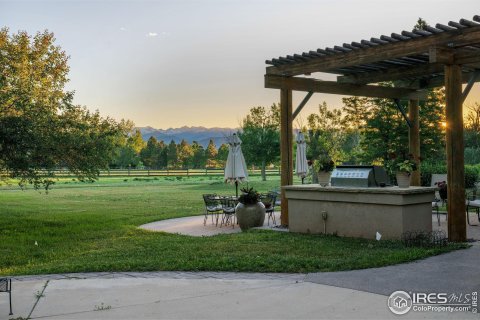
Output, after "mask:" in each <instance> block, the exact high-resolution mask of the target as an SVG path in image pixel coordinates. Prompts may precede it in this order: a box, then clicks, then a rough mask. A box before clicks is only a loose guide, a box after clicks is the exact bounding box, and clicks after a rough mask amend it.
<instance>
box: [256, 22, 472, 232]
mask: <svg viewBox="0 0 480 320" xmlns="http://www.w3.org/2000/svg"><path fill="white" fill-rule="evenodd" d="M266 64H268V65H270V66H268V67H267V68H266V74H265V87H266V88H273V89H280V106H281V165H282V174H281V185H282V186H285V185H291V184H293V130H292V121H293V119H294V118H295V116H296V115H298V113H299V112H300V111H301V109H302V108H303V107H304V106H305V104H306V103H307V102H308V99H310V97H311V96H312V94H313V93H315V92H320V93H331V94H341V95H350V96H365V97H378V98H389V99H394V100H395V102H396V105H397V107H398V108H399V110H400V111H401V112H402V114H403V115H404V117H405V120H406V122H407V125H408V126H409V149H410V153H412V154H413V155H414V156H415V158H416V159H418V157H419V156H420V135H419V107H418V105H419V104H418V101H419V100H424V99H425V97H426V92H425V90H426V89H430V88H434V87H441V86H445V94H446V122H447V125H446V153H447V167H448V168H447V172H448V174H447V177H448V178H447V179H448V237H449V240H450V241H465V240H466V216H465V182H464V144H463V111H462V104H463V101H464V100H465V98H466V96H467V95H468V93H469V91H470V89H471V88H472V86H473V84H474V83H475V82H476V81H477V78H478V76H479V75H480V16H478V15H476V16H474V17H473V21H469V20H465V19H461V20H460V21H459V22H453V21H450V22H449V23H448V25H443V24H437V25H436V26H435V27H425V28H424V29H423V30H415V31H412V32H410V31H402V32H401V33H400V34H397V33H392V34H391V35H390V36H385V35H382V36H380V37H379V38H371V39H370V40H361V41H360V42H352V43H350V44H348V43H344V44H343V45H341V46H334V47H333V48H325V49H317V50H315V51H309V52H304V53H302V54H294V55H293V56H291V55H288V56H286V57H279V58H275V59H272V60H267V61H266ZM316 72H321V73H330V74H336V75H338V76H337V81H322V80H319V79H315V78H313V77H305V76H311V75H312V74H313V73H316ZM383 81H393V83H394V87H383V86H379V85H375V84H376V83H379V82H383ZM463 83H467V86H466V88H465V89H464V90H463V92H462V84H463ZM293 90H296V91H305V92H308V93H307V95H306V96H305V98H304V99H303V101H302V102H301V103H300V104H299V106H298V107H297V109H296V110H295V111H293V109H292V91H293ZM400 100H408V102H409V103H408V114H407V112H406V111H405V110H403V109H402V107H401V105H400V103H399V101H400ZM412 184H413V185H420V173H419V172H417V173H416V174H415V175H414V176H413V177H412ZM281 220H282V224H284V225H286V224H288V204H287V199H286V198H285V193H284V191H282V217H281Z"/></svg>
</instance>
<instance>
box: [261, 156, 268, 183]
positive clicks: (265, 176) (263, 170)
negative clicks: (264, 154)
mask: <svg viewBox="0 0 480 320" xmlns="http://www.w3.org/2000/svg"><path fill="white" fill-rule="evenodd" d="M265 167H266V165H265V160H263V161H262V181H267V174H266V172H265Z"/></svg>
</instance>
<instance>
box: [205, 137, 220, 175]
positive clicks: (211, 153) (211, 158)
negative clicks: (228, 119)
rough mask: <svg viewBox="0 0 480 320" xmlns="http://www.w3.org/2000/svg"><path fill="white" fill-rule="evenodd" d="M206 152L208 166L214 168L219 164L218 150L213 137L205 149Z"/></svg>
mask: <svg viewBox="0 0 480 320" xmlns="http://www.w3.org/2000/svg"><path fill="white" fill-rule="evenodd" d="M205 153H206V156H207V167H209V168H214V167H215V166H216V164H217V162H216V158H217V154H218V151H217V146H216V145H215V142H213V139H210V141H209V142H208V146H207V150H206V151H205Z"/></svg>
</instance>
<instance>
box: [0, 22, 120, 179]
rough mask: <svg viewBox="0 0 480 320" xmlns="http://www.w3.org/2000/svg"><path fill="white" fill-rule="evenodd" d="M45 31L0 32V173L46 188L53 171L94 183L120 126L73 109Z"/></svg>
mask: <svg viewBox="0 0 480 320" xmlns="http://www.w3.org/2000/svg"><path fill="white" fill-rule="evenodd" d="M54 42H55V38H54V36H53V34H52V33H49V32H47V31H45V32H43V33H37V34H36V35H35V36H34V37H31V36H29V35H28V34H27V33H26V32H23V31H21V32H19V33H17V34H13V35H10V34H9V32H8V29H6V28H4V29H1V30H0V70H1V73H0V172H1V173H2V176H3V177H11V178H18V179H19V180H20V185H24V184H26V183H32V184H33V185H34V186H35V187H36V188H38V187H40V186H44V187H45V188H48V187H49V186H50V185H51V184H52V183H53V182H54V177H55V173H54V169H55V168H57V167H65V168H67V169H69V170H70V171H71V172H72V173H73V174H75V175H76V176H77V177H78V179H79V180H93V179H96V178H97V176H98V174H99V170H100V169H102V168H107V166H108V164H109V163H111V161H112V159H113V157H114V154H115V150H116V149H117V146H118V145H119V143H120V142H121V137H122V136H123V135H125V133H126V127H125V126H124V125H123V124H125V123H117V122H115V121H113V120H112V119H110V118H102V117H101V116H100V114H99V113H98V111H97V112H90V111H88V110H87V109H86V108H85V107H81V106H75V105H73V103H72V101H73V92H68V91H66V90H65V89H64V88H65V84H66V83H67V81H68V78H67V75H68V71H69V67H68V65H67V61H68V57H67V55H66V54H65V52H64V51H62V50H61V48H60V47H59V46H55V43H54Z"/></svg>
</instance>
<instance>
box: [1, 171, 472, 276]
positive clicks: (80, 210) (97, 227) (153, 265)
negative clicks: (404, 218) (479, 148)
mask: <svg viewBox="0 0 480 320" xmlns="http://www.w3.org/2000/svg"><path fill="white" fill-rule="evenodd" d="M278 185H279V178H278V177H275V176H273V177H269V181H267V182H262V181H260V178H259V177H252V178H251V181H250V186H253V187H255V188H256V189H258V190H259V191H262V192H263V191H268V190H272V189H274V188H278ZM213 192H216V193H219V194H233V193H234V186H232V185H225V184H224V183H223V182H222V178H221V177H190V178H188V177H182V178H175V177H159V178H103V179H101V180H100V181H98V182H95V183H88V184H84V183H80V182H77V181H72V180H71V179H64V180H60V181H59V182H58V183H57V184H56V185H54V187H53V189H52V190H51V191H49V192H48V193H47V194H46V193H45V192H39V191H35V190H25V191H21V190H19V189H18V187H16V186H12V185H11V186H0V221H1V224H0V256H1V257H2V259H0V275H19V274H43V273H63V272H88V271H147V270H185V271H186V270H189V271H200V270H210V271H245V272H314V271H336V270H350V269H360V268H369V267H379V266H385V265H390V264H396V263H401V262H407V261H412V260H415V259H420V258H424V257H428V256H432V255H436V254H440V253H443V252H447V251H450V250H454V249H457V248H463V247H465V245H462V244H460V245H449V246H448V247H445V248H430V249H427V248H405V247H404V246H403V245H402V244H401V243H400V242H396V241H380V242H376V241H370V240H361V239H349V238H340V237H334V236H321V235H301V234H292V233H284V232H273V231H250V232H246V233H239V234H230V235H219V236H214V237H201V238H199V237H190V236H181V235H174V234H166V233H154V232H148V231H144V230H139V229H138V228H137V227H138V226H139V225H141V224H144V223H148V222H152V221H157V220H162V219H169V218H175V217H182V216H188V215H194V214H202V212H203V203H202V197H201V195H202V193H213Z"/></svg>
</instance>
